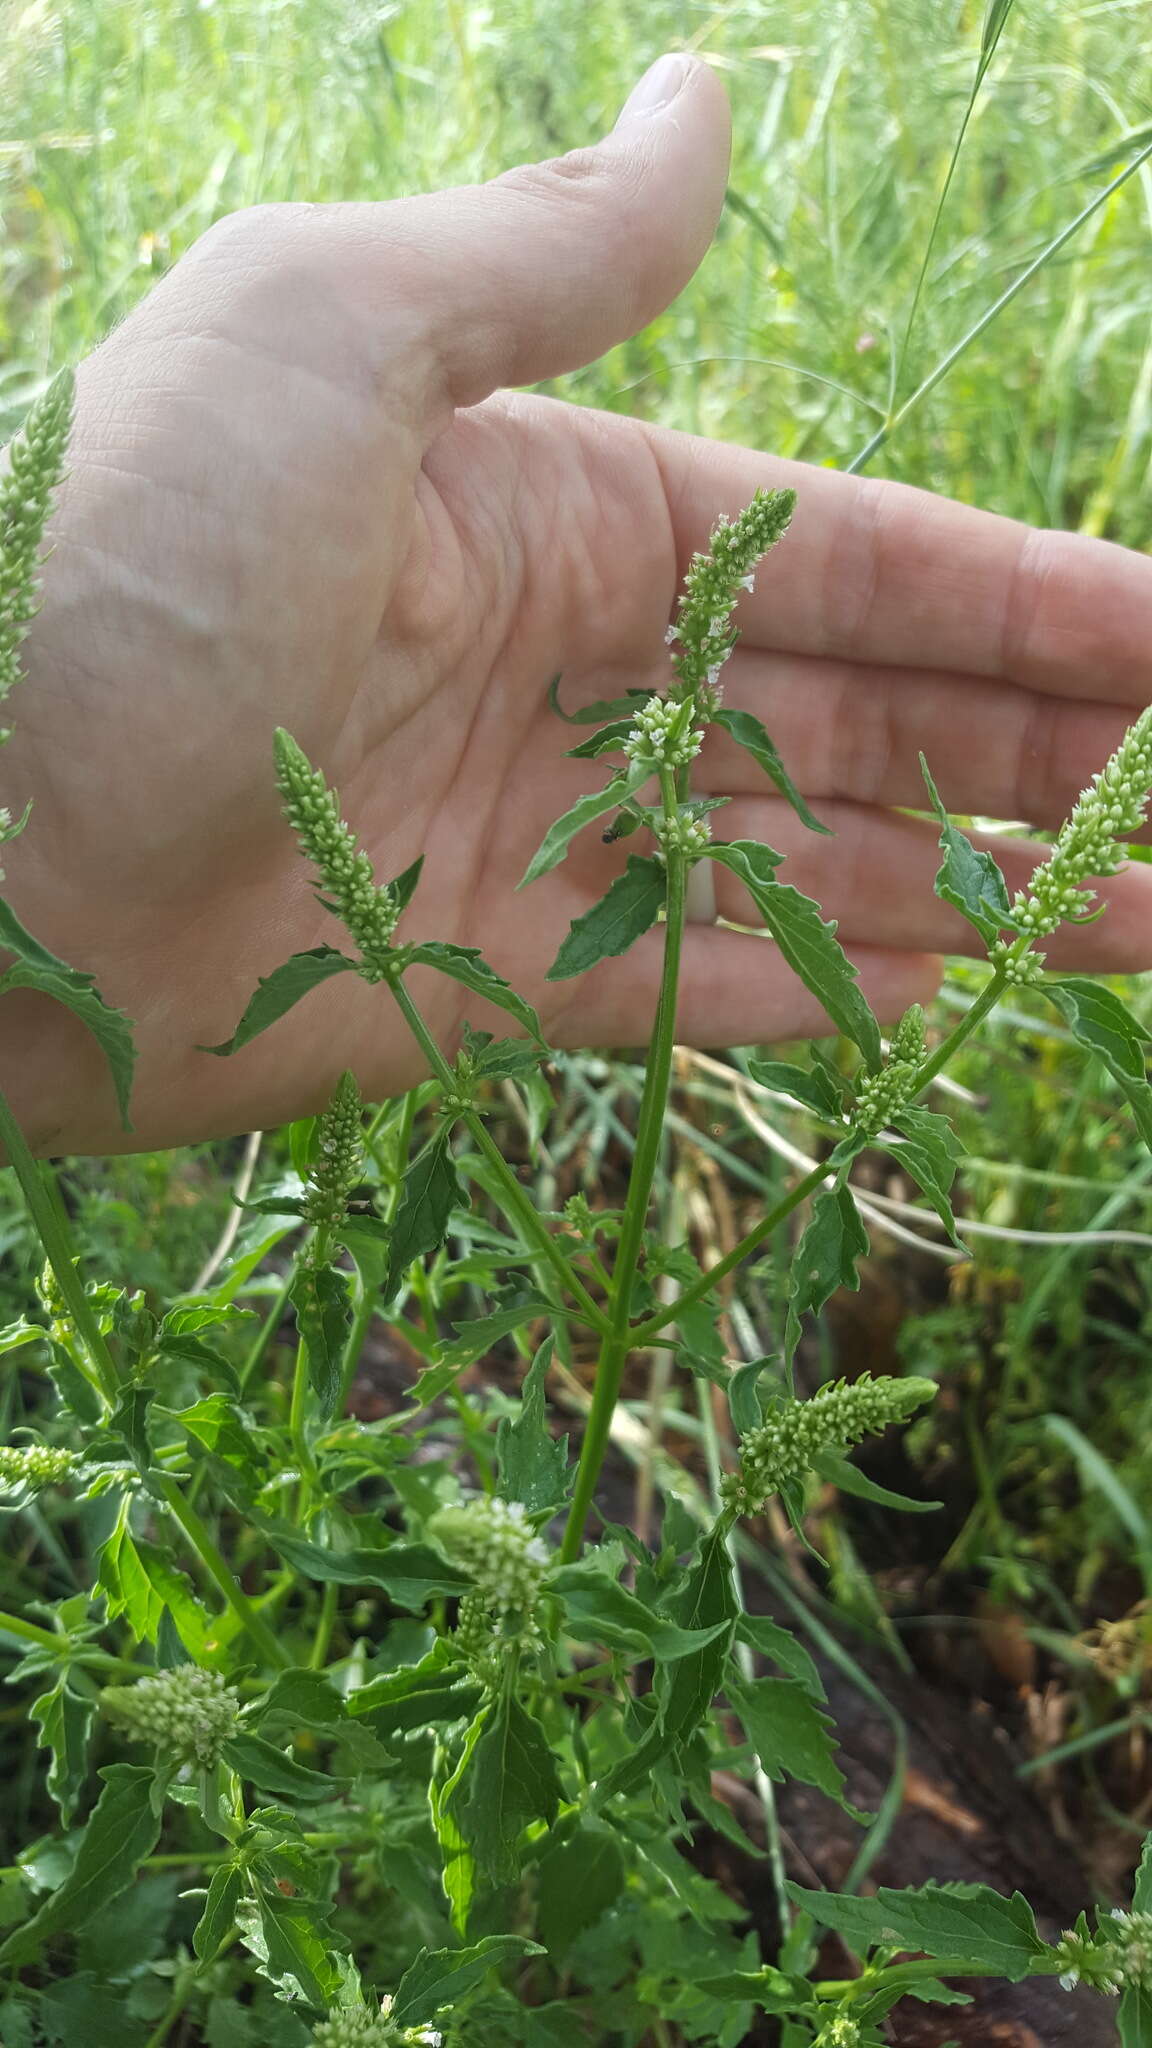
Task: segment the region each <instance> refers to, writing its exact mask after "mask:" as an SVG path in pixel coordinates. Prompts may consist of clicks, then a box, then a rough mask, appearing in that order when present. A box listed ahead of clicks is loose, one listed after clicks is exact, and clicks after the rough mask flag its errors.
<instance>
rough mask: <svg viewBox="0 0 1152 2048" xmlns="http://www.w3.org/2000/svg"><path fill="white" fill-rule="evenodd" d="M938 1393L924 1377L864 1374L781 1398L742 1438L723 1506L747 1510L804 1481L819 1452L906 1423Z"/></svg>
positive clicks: (842, 1447)
mask: <svg viewBox="0 0 1152 2048" xmlns="http://www.w3.org/2000/svg"><path fill="white" fill-rule="evenodd" d="M935 1392H936V1386H935V1382H934V1381H933V1380H924V1379H911V1378H910V1379H904V1380H898V1379H879V1380H874V1379H873V1378H872V1376H871V1374H870V1373H862V1374H861V1376H860V1378H859V1379H858V1380H852V1381H851V1382H848V1381H845V1380H839V1381H837V1382H836V1384H835V1385H833V1386H829V1387H821V1389H820V1391H819V1393H818V1394H813V1396H812V1398H811V1400H810V1401H784V1400H781V1401H778V1402H777V1403H776V1405H775V1406H774V1408H773V1409H772V1411H771V1413H770V1414H769V1415H768V1416H767V1418H766V1419H765V1421H764V1422H762V1423H761V1425H760V1427H759V1429H753V1430H750V1431H749V1433H748V1435H747V1436H743V1437H741V1439H740V1468H739V1471H737V1472H733V1473H730V1474H729V1475H728V1477H727V1478H726V1479H725V1480H724V1482H723V1487H722V1492H723V1497H724V1501H725V1505H726V1506H728V1507H729V1508H731V1509H733V1510H734V1511H735V1512H736V1513H737V1514H741V1515H744V1514H749V1513H751V1512H752V1511H753V1510H755V1509H756V1508H759V1507H760V1506H762V1504H763V1503H764V1502H765V1501H766V1500H767V1499H769V1497H770V1496H771V1495H772V1494H774V1493H778V1492H779V1490H780V1488H781V1487H782V1486H786V1485H787V1484H788V1483H789V1482H790V1481H793V1480H799V1479H803V1478H804V1477H805V1475H806V1474H807V1473H808V1472H810V1471H811V1469H812V1464H813V1460H814V1459H815V1458H817V1457H818V1456H819V1455H820V1453H821V1451H835V1452H843V1451H846V1450H848V1449H850V1448H851V1446H852V1445H853V1444H857V1443H860V1442H861V1440H862V1439H863V1438H864V1437H866V1436H872V1435H874V1434H877V1433H878V1432H879V1431H880V1430H882V1429H886V1428H887V1426H888V1424H889V1423H890V1422H907V1420H908V1418H909V1416H910V1415H912V1414H913V1412H914V1411H915V1410H916V1409H917V1408H919V1407H920V1406H921V1404H922V1403H923V1402H925V1401H930V1400H931V1399H932V1397H933V1395H934V1394H935Z"/></svg>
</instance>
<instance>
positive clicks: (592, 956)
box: [548, 854, 667, 981]
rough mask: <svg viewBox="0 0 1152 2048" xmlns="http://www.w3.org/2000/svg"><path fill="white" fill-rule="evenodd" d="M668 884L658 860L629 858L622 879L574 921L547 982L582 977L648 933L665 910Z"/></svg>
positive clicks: (626, 949)
mask: <svg viewBox="0 0 1152 2048" xmlns="http://www.w3.org/2000/svg"><path fill="white" fill-rule="evenodd" d="M666 895H667V880H666V877H665V873H664V869H663V867H662V866H661V864H660V862H659V861H657V860H639V859H637V857H636V856H635V854H633V855H632V856H631V857H630V858H629V861H628V865H627V867H626V868H625V870H624V873H623V874H622V875H617V877H616V880H615V881H614V882H613V884H612V886H611V888H610V889H609V890H608V892H607V894H606V895H604V896H602V897H601V898H600V901H599V903H595V904H593V906H592V908H591V910H586V911H585V912H584V915H583V916H582V917H578V918H575V919H574V920H573V923H572V928H571V930H570V931H569V933H568V937H567V938H566V939H565V941H564V944H563V945H562V946H561V948H560V951H559V952H558V953H557V955H556V958H555V960H554V961H553V962H552V965H551V967H550V968H549V969H548V979H549V981H566V980H568V979H569V978H570V977H571V976H572V975H574V974H586V973H587V971H588V969H589V968H590V967H595V966H596V965H597V964H598V962H599V961H601V960H609V959H615V958H617V957H618V956H619V954H621V953H626V952H627V951H628V948H629V946H634V945H635V943H636V941H637V939H639V938H643V936H644V933H645V932H646V931H650V930H651V928H652V926H653V925H654V924H655V922H656V919H657V918H658V916H659V915H660V912H661V910H662V909H663V907H664V899H665V896H666Z"/></svg>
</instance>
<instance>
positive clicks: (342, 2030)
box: [312, 1998, 442, 2048]
mask: <svg viewBox="0 0 1152 2048" xmlns="http://www.w3.org/2000/svg"><path fill="white" fill-rule="evenodd" d="M391 2011H392V2000H391V1999H390V1998H386V1999H385V2000H384V2001H383V2003H382V2005H381V2007H380V2010H379V2012H369V2011H368V2008H367V2007H366V2006H363V2005H358V2006H349V2007H348V2008H347V2010H346V2011H344V2012H334V2013H331V2014H329V2017H328V2018H327V2019H326V2020H321V2022H320V2025H319V2026H318V2027H314V2028H313V2029H312V2040H313V2042H314V2043H315V2048H440V2042H441V2039H442V2036H441V2035H440V2034H438V2033H437V2032H436V2031H435V2029H434V2028H432V2027H398V2026H396V2025H395V2023H394V2022H393V2020H392V2019H391V2018H390V2017H389V2015H390V2013H391Z"/></svg>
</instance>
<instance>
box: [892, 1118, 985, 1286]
mask: <svg viewBox="0 0 1152 2048" xmlns="http://www.w3.org/2000/svg"><path fill="white" fill-rule="evenodd" d="M892 1124H893V1126H894V1128H895V1129H896V1131H898V1132H899V1137H898V1139H896V1140H895V1141H893V1140H892V1139H886V1140H885V1143H886V1144H887V1146H888V1148H889V1150H890V1151H891V1153H892V1156H893V1158H894V1159H897V1160H898V1161H899V1163H900V1165H901V1166H902V1167H903V1168H904V1171H905V1172H906V1173H908V1174H910V1175H911V1177H912V1179H913V1180H914V1181H915V1182H916V1185H917V1187H918V1188H922V1189H923V1191H924V1193H925V1194H926V1195H927V1197H928V1200H929V1201H930V1202H931V1204H932V1207H933V1208H934V1209H935V1211H936V1214H937V1215H938V1216H939V1218H940V1221H941V1222H942V1223H943V1225H944V1227H945V1229H946V1230H947V1232H948V1235H949V1237H950V1238H951V1239H952V1242H953V1244H955V1245H957V1246H958V1247H959V1249H960V1250H961V1251H966V1250H967V1246H966V1245H965V1244H964V1242H963V1239H962V1238H961V1237H960V1235H959V1233H958V1231H957V1228H956V1218H955V1217H954V1216H953V1214H952V1204H951V1202H950V1200H949V1195H950V1193H951V1188H952V1183H953V1181H954V1180H955V1178H956V1168H957V1166H958V1165H959V1162H960V1160H961V1159H962V1158H963V1156H964V1147H963V1145H962V1144H961V1142H960V1139H959V1138H958V1137H957V1135H956V1132H955V1131H954V1130H953V1128H952V1126H951V1124H950V1123H949V1121H948V1118H947V1117H946V1116H937V1115H936V1113H935V1111H934V1110H931V1109H919V1108H917V1107H916V1106H915V1104H913V1103H909V1104H908V1105H907V1107H906V1108H904V1109H900V1110H897V1111H896V1112H895V1114H894V1115H893V1117H892Z"/></svg>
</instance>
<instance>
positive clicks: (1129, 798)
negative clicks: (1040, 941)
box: [1012, 707, 1152, 938]
mask: <svg viewBox="0 0 1152 2048" xmlns="http://www.w3.org/2000/svg"><path fill="white" fill-rule="evenodd" d="M1150 792H1152V707H1150V708H1149V709H1148V710H1147V711H1142V712H1141V714H1140V716H1139V718H1138V719H1137V720H1136V723H1135V724H1134V725H1133V726H1131V727H1130V728H1129V730H1128V732H1127V733H1126V734H1125V736H1124V738H1123V739H1122V740H1121V742H1120V745H1119V746H1118V747H1117V749H1116V752H1115V753H1114V754H1113V756H1112V759H1111V760H1110V761H1109V762H1108V765H1107V767H1105V768H1102V769H1101V771H1100V773H1099V775H1097V776H1094V777H1093V780H1092V782H1091V783H1090V784H1089V786H1088V788H1087V789H1086V790H1085V791H1084V794H1083V795H1082V796H1081V797H1080V798H1079V800H1078V802H1077V804H1076V806H1075V809H1074V810H1073V812H1072V815H1071V817H1070V818H1069V819H1068V822H1067V824H1066V825H1064V826H1062V827H1061V830H1060V831H1059V833H1058V834H1057V836H1056V842H1055V845H1054V846H1053V848H1052V853H1051V855H1050V857H1049V859H1048V860H1047V861H1045V863H1044V865H1043V866H1042V867H1038V868H1037V869H1036V872H1035V874H1034V875H1033V876H1032V879H1031V881H1030V883H1029V884H1028V887H1027V889H1023V890H1021V891H1020V893H1019V895H1018V896H1017V898H1016V900H1015V902H1014V903H1013V905H1012V916H1013V920H1014V923H1015V926H1016V928H1017V930H1018V931H1021V932H1025V933H1027V934H1028V935H1029V936H1032V937H1036V938H1043V937H1045V936H1046V935H1047V934H1048V933H1049V932H1054V931H1055V930H1056V927H1057V925H1060V924H1063V923H1064V922H1065V921H1066V920H1067V919H1072V920H1073V921H1076V920H1078V919H1079V918H1082V917H1083V916H1084V914H1085V913H1086V911H1087V909H1088V905H1089V904H1090V903H1091V901H1092V899H1093V896H1094V894H1095V892H1094V891H1093V890H1091V889H1086V888H1084V886H1083V884H1084V883H1085V882H1086V881H1087V880H1088V879H1089V878H1091V877H1094V876H1107V875H1115V874H1118V873H1119V872H1120V869H1121V867H1122V866H1123V864H1124V854H1123V850H1122V844H1121V842H1123V841H1125V840H1127V839H1130V838H1131V837H1132V835H1133V834H1134V833H1135V832H1138V831H1139V830H1140V827H1141V826H1142V825H1143V823H1144V819H1145V814H1146V812H1147V809H1148V798H1149V794H1150Z"/></svg>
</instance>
